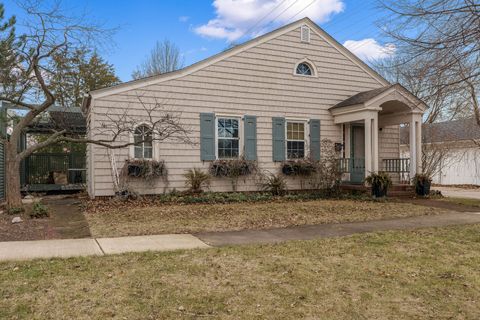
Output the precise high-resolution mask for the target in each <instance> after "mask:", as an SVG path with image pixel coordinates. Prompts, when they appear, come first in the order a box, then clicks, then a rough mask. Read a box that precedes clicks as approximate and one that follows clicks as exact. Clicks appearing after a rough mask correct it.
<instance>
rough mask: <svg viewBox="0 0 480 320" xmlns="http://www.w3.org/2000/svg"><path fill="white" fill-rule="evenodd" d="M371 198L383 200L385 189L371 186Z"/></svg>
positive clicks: (385, 194)
mask: <svg viewBox="0 0 480 320" xmlns="http://www.w3.org/2000/svg"><path fill="white" fill-rule="evenodd" d="M372 196H374V197H375V198H383V197H386V196H387V187H383V188H382V187H380V186H377V185H373V186H372Z"/></svg>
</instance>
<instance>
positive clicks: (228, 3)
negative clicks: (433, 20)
mask: <svg viewBox="0 0 480 320" xmlns="http://www.w3.org/2000/svg"><path fill="white" fill-rule="evenodd" d="M0 2H3V3H4V4H5V9H6V16H7V17H9V16H10V15H12V14H15V15H17V19H18V20H19V22H21V20H22V19H23V16H22V14H21V12H20V11H19V10H18V8H17V7H16V6H15V4H14V2H13V1H10V0H6V1H5V0H3V1H2V0H0ZM64 5H65V6H66V8H67V9H68V10H72V12H74V11H87V12H89V15H90V16H91V17H92V19H94V20H97V21H100V22H102V23H104V24H105V26H107V27H119V29H118V31H117V32H116V34H115V35H114V38H113V41H114V46H112V48H111V49H108V50H103V51H102V52H101V54H102V56H103V57H104V58H105V59H107V61H108V62H109V63H112V64H113V65H114V66H115V70H116V72H117V74H118V76H119V77H120V78H121V80H123V81H127V80H130V79H131V73H132V71H133V70H134V69H135V67H136V66H137V65H138V64H140V63H141V61H142V60H144V59H145V57H146V56H147V55H148V53H149V51H150V50H151V48H152V47H153V46H154V44H155V42H156V41H157V40H163V39H169V40H171V41H173V42H174V43H176V44H177V46H178V47H179V48H180V50H181V52H182V54H183V55H184V60H185V65H189V64H192V63H194V62H196V61H199V60H202V59H205V58H207V57H209V56H211V55H213V54H215V53H218V52H220V51H222V50H224V49H225V48H226V47H227V46H228V45H229V43H231V42H242V41H244V40H248V39H250V38H252V37H254V36H256V35H259V34H262V33H265V32H268V31H270V30H272V29H275V28H277V27H279V26H281V25H284V24H286V23H289V22H292V21H294V20H298V19H300V18H303V17H304V16H309V17H310V18H312V20H314V21H315V22H317V23H318V24H319V25H320V26H321V27H323V28H324V29H325V30H326V31H327V32H328V33H330V34H331V35H332V36H333V37H334V38H335V39H337V41H339V42H340V43H342V44H345V45H346V46H347V47H348V48H349V49H351V50H352V51H353V52H354V53H356V54H357V55H358V56H359V57H360V58H362V59H364V60H369V59H370V60H371V59H380V58H383V57H385V56H387V55H389V54H391V53H392V52H393V49H392V47H390V46H388V44H387V45H384V44H381V43H380V37H381V35H380V32H379V30H378V28H377V27H376V25H375V22H376V21H377V20H378V18H380V17H381V12H380V11H379V10H378V9H376V8H375V0H371V1H361V0H355V1H354V0H162V1H154V0H137V1H131V0H129V1H126V0H125V1H124V0H117V1H112V0H102V1H98V0H97V1H94V0H83V1H81V0H65V1H64ZM252 27H253V28H252Z"/></svg>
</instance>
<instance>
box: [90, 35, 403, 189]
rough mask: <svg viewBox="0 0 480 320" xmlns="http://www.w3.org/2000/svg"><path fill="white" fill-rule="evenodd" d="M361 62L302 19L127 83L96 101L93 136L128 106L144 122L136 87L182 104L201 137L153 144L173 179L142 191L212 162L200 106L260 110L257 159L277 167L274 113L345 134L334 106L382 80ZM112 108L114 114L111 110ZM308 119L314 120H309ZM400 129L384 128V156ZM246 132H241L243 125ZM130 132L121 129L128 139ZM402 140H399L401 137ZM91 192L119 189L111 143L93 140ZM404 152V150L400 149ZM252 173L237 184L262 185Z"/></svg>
mask: <svg viewBox="0 0 480 320" xmlns="http://www.w3.org/2000/svg"><path fill="white" fill-rule="evenodd" d="M305 58H307V59H308V60H309V61H311V62H312V63H313V64H315V67H316V70H317V71H318V75H317V76H315V77H302V76H295V75H294V74H293V73H294V72H293V71H294V67H295V65H296V64H297V63H298V62H299V61H300V60H302V59H305ZM381 86H382V84H381V83H380V82H379V81H378V80H376V79H374V78H373V77H372V76H371V75H369V74H368V73H367V72H365V71H364V70H362V69H361V68H360V67H359V66H358V65H357V64H355V63H354V62H352V61H351V60H350V59H348V58H346V57H345V56H344V55H343V54H341V53H340V52H339V51H338V50H337V49H335V48H334V47H332V46H331V45H330V44H328V43H327V42H326V41H325V40H323V39H322V38H321V37H320V36H319V35H317V34H316V33H315V32H313V31H312V32H311V42H310V43H302V42H300V27H298V28H297V29H295V30H293V31H290V32H288V33H284V34H282V35H280V36H278V37H276V38H274V39H272V40H269V41H267V42H264V43H260V44H258V45H256V46H255V47H252V48H250V49H247V50H245V51H243V52H240V53H238V54H236V55H234V56H231V57H228V58H226V59H224V60H221V61H218V62H216V63H214V64H212V65H210V66H207V67H205V68H202V69H200V70H197V71H195V72H193V73H191V74H187V75H185V76H182V77H180V78H176V79H172V80H167V81H164V82H161V83H159V84H153V85H148V86H145V87H143V88H142V89H137V90H133V89H132V90H130V91H124V92H121V93H116V94H112V95H108V96H104V97H101V98H95V97H94V99H93V101H92V104H91V111H90V112H91V113H92V115H91V121H92V132H91V134H92V137H95V134H96V133H98V130H96V129H97V128H99V127H100V126H101V124H102V123H104V122H108V119H109V117H112V116H115V114H120V113H122V112H123V110H125V109H127V110H128V112H129V113H130V115H134V117H135V118H136V119H138V122H141V121H142V118H144V117H145V116H146V114H145V111H144V109H143V107H142V106H141V104H140V103H139V102H138V95H141V96H142V101H143V102H144V103H154V102H155V101H160V102H162V103H165V104H166V105H168V106H169V107H170V108H172V109H174V110H175V111H178V112H181V113H182V115H181V117H182V121H183V123H184V125H185V126H186V127H188V128H189V129H190V130H191V132H192V137H193V140H194V141H195V142H196V143H197V144H196V145H181V144H178V143H174V142H168V141H163V142H161V143H158V144H157V145H156V146H155V150H154V158H156V159H163V160H165V162H166V165H167V168H168V171H169V174H168V183H166V182H165V181H161V180H159V181H158V182H157V183H156V184H155V185H153V186H148V185H145V184H143V185H138V186H137V189H138V191H140V192H144V193H161V192H165V191H168V190H172V189H177V190H181V189H183V188H184V178H183V173H184V172H185V170H187V169H191V168H194V167H197V168H203V169H205V170H207V168H208V167H209V162H203V163H202V162H201V161H200V146H199V144H198V143H199V131H200V116H199V114H200V113H201V112H214V113H216V114H221V115H233V116H243V115H245V114H248V115H255V116H257V150H258V151H257V159H258V164H259V167H260V168H261V169H262V170H263V169H265V170H270V171H274V172H276V171H277V170H278V168H279V166H280V164H278V163H274V162H273V161H272V117H285V118H287V120H288V119H289V118H294V119H305V120H308V119H320V120H321V139H325V138H328V139H331V140H333V141H334V142H341V140H342V137H341V127H340V126H339V125H335V124H334V123H333V118H332V116H331V115H330V112H329V111H328V108H330V107H331V106H333V105H335V104H336V103H338V102H340V101H342V100H344V99H346V98H348V97H350V96H351V95H353V94H355V93H358V92H360V91H366V90H371V89H375V88H378V87H381ZM107 114H108V116H107ZM307 127H308V125H307ZM397 130H398V128H397V129H388V130H385V132H384V133H381V134H380V136H381V139H382V141H383V142H384V143H385V145H388V146H389V147H388V149H386V150H388V151H385V153H381V154H382V156H387V155H390V154H393V150H394V149H395V147H394V146H393V144H394V140H395V139H396V138H395V137H396V136H397ZM240 134H241V135H242V132H241V133H240ZM128 139H129V137H123V141H128ZM397 146H398V141H397ZM89 153H91V154H93V158H92V157H91V158H90V160H91V162H90V166H91V168H90V169H91V170H90V175H89V184H91V186H89V192H90V195H91V196H108V195H113V193H114V190H113V180H112V171H111V164H110V161H109V157H108V153H107V150H106V149H105V148H103V147H99V146H94V145H92V146H91V147H90V149H89ZM396 155H397V156H398V151H397V153H396ZM130 156H131V151H130V149H129V148H124V149H118V150H115V158H116V161H117V167H118V168H119V169H120V168H121V167H122V166H123V163H124V160H125V159H127V158H128V157H130ZM299 187H300V184H299V181H295V180H293V181H290V183H289V188H291V189H294V188H299ZM211 189H212V191H231V190H232V186H231V182H230V181H229V180H228V179H217V180H214V181H212V185H211ZM257 189H258V187H257V185H256V183H255V181H253V180H252V179H247V180H245V181H243V180H241V179H240V180H239V183H238V190H239V191H240V190H257Z"/></svg>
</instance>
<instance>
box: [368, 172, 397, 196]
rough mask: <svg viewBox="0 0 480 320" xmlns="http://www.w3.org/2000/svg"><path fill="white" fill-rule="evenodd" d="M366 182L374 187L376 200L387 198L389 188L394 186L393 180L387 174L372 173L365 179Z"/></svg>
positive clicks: (373, 193) (373, 191)
mask: <svg viewBox="0 0 480 320" xmlns="http://www.w3.org/2000/svg"><path fill="white" fill-rule="evenodd" d="M365 182H367V183H368V184H369V185H370V186H371V187H372V195H373V196H374V197H375V198H381V197H385V196H386V195H387V190H388V187H390V186H391V185H392V179H390V176H389V175H388V174H387V173H385V172H379V173H371V174H370V175H369V176H368V177H366V178H365Z"/></svg>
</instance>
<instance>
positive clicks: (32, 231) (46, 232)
mask: <svg viewBox="0 0 480 320" xmlns="http://www.w3.org/2000/svg"><path fill="white" fill-rule="evenodd" d="M13 217H15V215H7V214H5V213H3V214H1V215H0V241H21V240H47V239H56V237H55V232H54V230H53V228H52V226H51V219H49V218H47V219H30V217H26V216H21V218H22V219H23V222H21V223H15V224H12V219H13Z"/></svg>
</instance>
